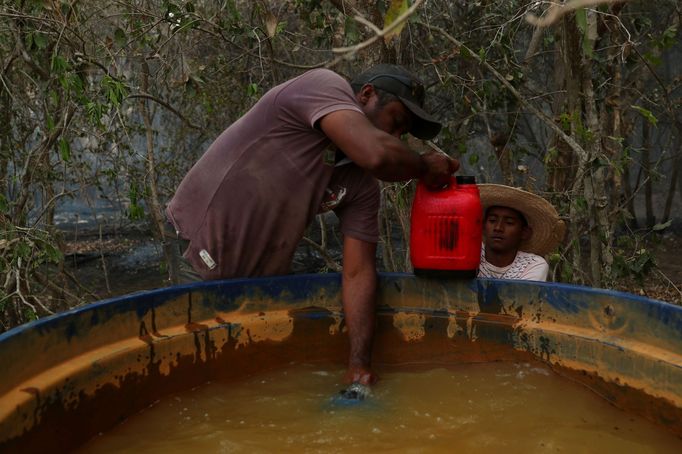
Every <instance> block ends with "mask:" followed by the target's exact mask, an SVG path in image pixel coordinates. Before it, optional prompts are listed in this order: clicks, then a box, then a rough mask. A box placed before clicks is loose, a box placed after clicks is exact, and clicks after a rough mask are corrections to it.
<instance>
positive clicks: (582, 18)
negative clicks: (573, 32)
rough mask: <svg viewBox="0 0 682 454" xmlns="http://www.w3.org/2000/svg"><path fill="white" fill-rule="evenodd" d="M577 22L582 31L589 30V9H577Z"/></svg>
mask: <svg viewBox="0 0 682 454" xmlns="http://www.w3.org/2000/svg"><path fill="white" fill-rule="evenodd" d="M575 23H576V25H577V26H578V29H579V30H580V31H581V32H582V33H585V32H586V31H587V10H586V9H585V8H580V9H577V10H575Z"/></svg>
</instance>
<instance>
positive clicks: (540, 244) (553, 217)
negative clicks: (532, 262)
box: [478, 184, 566, 256]
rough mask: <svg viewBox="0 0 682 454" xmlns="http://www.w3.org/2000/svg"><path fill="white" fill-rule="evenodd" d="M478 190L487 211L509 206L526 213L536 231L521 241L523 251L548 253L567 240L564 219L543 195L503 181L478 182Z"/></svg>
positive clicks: (525, 215) (529, 222) (540, 253)
mask: <svg viewBox="0 0 682 454" xmlns="http://www.w3.org/2000/svg"><path fill="white" fill-rule="evenodd" d="M478 190H479V191H480V193H481V205H483V211H484V213H485V210H487V209H488V207H490V206H503V207H509V208H513V209H515V210H517V211H519V212H521V213H523V216H524V217H525V218H526V221H528V225H529V226H530V227H531V228H532V229H533V234H532V235H531V236H530V238H529V239H528V240H526V241H524V242H523V243H521V247H520V249H521V250H522V251H525V252H532V253H533V254H537V255H541V256H545V255H547V254H548V253H550V252H552V251H553V250H554V249H555V248H556V247H557V246H558V245H559V243H561V241H562V240H563V239H564V232H565V230H566V225H565V224H564V221H562V220H561V219H559V214H558V213H557V211H556V209H554V207H553V206H552V204H551V203H549V202H548V201H547V200H545V199H543V198H542V197H540V196H538V195H535V194H532V193H530V192H527V191H524V190H522V189H517V188H512V187H511V186H504V185H501V184H479V185H478Z"/></svg>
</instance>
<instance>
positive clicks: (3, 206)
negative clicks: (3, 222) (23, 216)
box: [0, 194, 9, 214]
mask: <svg viewBox="0 0 682 454" xmlns="http://www.w3.org/2000/svg"><path fill="white" fill-rule="evenodd" d="M0 213H5V214H7V213H9V202H8V201H7V199H6V198H5V196H4V195H2V194H0Z"/></svg>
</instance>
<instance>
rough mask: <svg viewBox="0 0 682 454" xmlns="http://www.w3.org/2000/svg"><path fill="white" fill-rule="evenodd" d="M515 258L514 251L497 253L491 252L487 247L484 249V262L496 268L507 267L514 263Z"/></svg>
mask: <svg viewBox="0 0 682 454" xmlns="http://www.w3.org/2000/svg"><path fill="white" fill-rule="evenodd" d="M515 258H516V251H515V250H511V251H504V252H498V251H493V250H491V249H490V248H489V247H488V246H486V247H485V260H486V262H488V263H490V264H491V265H494V266H496V267H498V268H503V267H505V266H509V265H511V264H512V262H514V259H515Z"/></svg>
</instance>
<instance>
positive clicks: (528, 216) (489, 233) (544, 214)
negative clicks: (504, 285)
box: [478, 184, 565, 281]
mask: <svg viewBox="0 0 682 454" xmlns="http://www.w3.org/2000/svg"><path fill="white" fill-rule="evenodd" d="M478 188H479V191H480V193H481V204H482V205H483V210H484V217H483V246H482V248H481V264H480V266H479V269H478V277H492V278H497V279H525V280H531V281H546V280H547V274H548V273H549V265H548V264H547V262H546V261H545V259H544V256H545V255H547V254H548V253H550V252H551V251H552V250H554V248H556V247H557V246H558V245H559V243H560V242H561V240H562V239H563V237H564V230H565V225H564V222H563V221H562V220H561V219H559V215H558V214H557V211H556V210H555V209H554V207H553V206H552V204H550V203H549V202H548V201H547V200H545V199H543V198H542V197H540V196H538V195H535V194H532V193H530V192H527V191H524V190H521V189H517V188H513V187H510V186H504V185H499V184H481V185H479V186H478Z"/></svg>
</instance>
